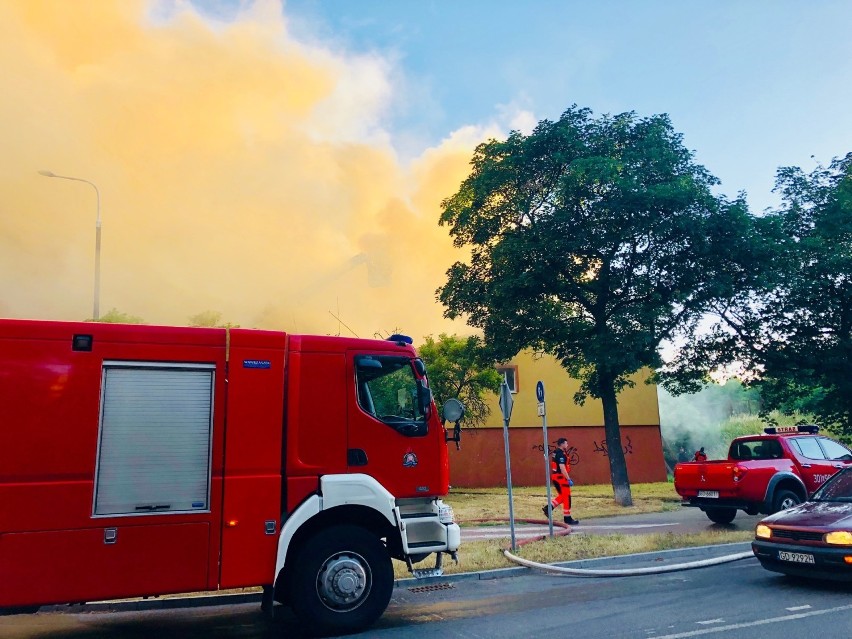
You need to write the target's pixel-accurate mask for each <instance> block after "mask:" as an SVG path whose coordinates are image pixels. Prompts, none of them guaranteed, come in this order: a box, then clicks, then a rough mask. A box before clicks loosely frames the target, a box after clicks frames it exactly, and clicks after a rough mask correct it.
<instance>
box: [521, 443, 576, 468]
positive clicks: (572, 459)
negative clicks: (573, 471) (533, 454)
mask: <svg viewBox="0 0 852 639" xmlns="http://www.w3.org/2000/svg"><path fill="white" fill-rule="evenodd" d="M532 450H536V451H538V452H539V453H541V454H544V444H533V446H532ZM554 450H556V442H553V443H552V444H548V446H547V455H548V457H549V456H550V455H551V454H552V453H553V451H554ZM566 454H567V455H568V463H569V464H570V465H571V466H576V465H577V464H579V463H580V453H579V451H578V450H577V447H576V446H571V447H570V448H568V452H567V453H566Z"/></svg>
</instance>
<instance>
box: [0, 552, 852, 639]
mask: <svg viewBox="0 0 852 639" xmlns="http://www.w3.org/2000/svg"><path fill="white" fill-rule="evenodd" d="M747 548H748V544H737V545H736V546H735V547H733V548H732V547H730V546H728V547H724V548H719V547H716V548H712V549H706V548H705V549H689V550H680V551H668V552H661V553H649V554H645V555H636V556H631V557H621V558H611V559H605V560H595V561H586V562H583V564H584V565H586V566H588V567H597V568H614V567H642V566H647V565H662V564H666V563H682V562H684V561H690V560H695V559H700V558H706V557H707V556H708V555H711V554H715V555H720V554H725V553H731V552H732V551H742V550H744V549H747ZM501 574H502V577H503V578H488V577H490V575H485V574H483V575H480V576H478V577H474V576H467V577H464V578H456V579H447V580H441V581H435V582H432V583H430V584H428V585H420V584H418V583H406V584H401V585H400V586H399V587H397V588H396V589H395V591H394V595H393V599H392V601H391V605H390V607H389V608H388V610H387V612H386V613H385V615H384V616H383V617H382V618H381V619H380V620H379V621H378V623H377V624H376V625H375V626H374V627H373V628H371V629H370V630H368V631H366V632H364V633H362V634H361V635H358V636H360V637H369V638H370V639H373V638H376V639H427V638H433V637H434V638H438V637H440V638H441V639H445V638H446V637H453V638H455V637H463V638H469V639H482V638H487V639H504V638H506V639H514V638H518V639H526V638H527V637H571V636H582V637H584V639H585V638H589V639H613V638H616V637H623V638H626V639H648V638H649V637H650V638H654V639H681V638H686V637H703V636H708V637H719V638H724V639H734V638H741V637H748V638H749V639H763V638H765V639H770V638H771V639H777V637H779V636H786V637H819V638H820V639H841V638H842V639H848V637H850V636H852V597H850V594H852V586H848V585H837V584H828V585H824V584H819V583H808V582H804V581H798V580H791V579H788V578H785V577H782V576H780V575H775V574H773V573H769V572H767V571H765V570H763V569H762V568H761V567H760V565H759V564H758V562H757V561H756V560H755V559H752V558H749V559H745V560H741V561H737V562H733V563H728V564H724V565H720V566H715V567H711V568H702V569H696V570H687V571H683V572H674V573H664V574H657V575H647V576H643V577H619V578H590V577H559V576H549V575H544V574H541V573H535V572H531V571H526V570H520V569H518V570H516V571H514V572H513V573H512V574H513V575H514V576H510V577H507V576H506V573H501ZM303 636H304V635H303V633H302V632H301V630H300V628H299V625H298V622H297V621H296V619H295V617H294V616H293V615H292V613H290V612H289V611H288V610H286V609H281V610H279V611H278V614H277V615H276V618H275V620H273V621H267V620H265V619H264V618H263V617H262V616H261V615H260V613H259V610H258V606H257V604H241V605H233V606H207V607H199V608H184V609H177V610H157V611H148V612H113V613H70V614H69V613H64V614H63V613H46V614H45V613H40V614H38V615H34V616H15V617H3V618H0V637H3V639H35V638H50V639H107V638H109V639H112V638H116V639H118V638H121V639H137V638H138V639H142V638H145V639H147V638H153V639H178V638H180V639H202V638H203V639H211V638H212V639H220V638H221V639H231V638H249V639H253V638H258V639H271V638H272V637H276V638H284V637H286V638H288V639H289V638H293V639H298V638H300V637H303Z"/></svg>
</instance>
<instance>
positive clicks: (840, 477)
mask: <svg viewBox="0 0 852 639" xmlns="http://www.w3.org/2000/svg"><path fill="white" fill-rule="evenodd" d="M812 500H813V501H841V502H852V468H847V469H845V470H841V471H840V472H838V473H836V474H835V475H834V476H833V477H832V478H831V479H829V480H828V481H827V482H825V484H823V486H822V488H820V489H819V490H818V491H817V492H816V493H815V494H814V496H813V498H812Z"/></svg>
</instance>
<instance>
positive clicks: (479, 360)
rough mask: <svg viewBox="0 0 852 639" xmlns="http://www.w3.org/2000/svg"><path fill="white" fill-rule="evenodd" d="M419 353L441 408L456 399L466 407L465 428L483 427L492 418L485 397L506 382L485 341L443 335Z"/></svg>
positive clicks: (422, 348)
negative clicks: (489, 415) (484, 344)
mask: <svg viewBox="0 0 852 639" xmlns="http://www.w3.org/2000/svg"><path fill="white" fill-rule="evenodd" d="M417 352H418V353H419V354H420V357H421V358H422V359H423V361H424V362H425V363H426V370H427V374H428V376H429V387H430V388H431V389H432V393H433V395H434V396H435V402H436V403H437V404H438V406H443V404H444V402H445V401H447V400H448V399H450V398H452V397H455V398H457V399H459V400H461V402H462V404H464V407H465V417H464V421H463V424H464V426H465V427H468V428H473V427H476V426H479V425H482V424H483V423H484V422H485V420H486V419H487V418H488V414H489V408H488V403H487V399H486V396H487V395H488V393H498V392H499V391H500V384H501V383H502V381H503V377H502V376H501V375H500V373H498V372H497V370H496V369H495V368H494V361H493V360H492V359H490V357H489V355H488V353H487V352H486V351H485V349H484V347H483V344H482V340H481V339H480V338H479V337H476V336H471V337H459V336H457V335H446V334H444V333H442V334H441V335H439V336H438V339H437V340H436V339H435V338H433V337H432V336H431V335H430V336H429V337H427V338H426V341H425V343H424V344H423V345H422V346H420V347H419V348H418V349H417Z"/></svg>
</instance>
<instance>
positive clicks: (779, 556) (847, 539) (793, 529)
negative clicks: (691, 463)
mask: <svg viewBox="0 0 852 639" xmlns="http://www.w3.org/2000/svg"><path fill="white" fill-rule="evenodd" d="M751 548H752V551H753V552H754V555H755V557H757V558H758V559H759V560H760V563H761V565H762V566H763V567H764V568H766V569H767V570H772V571H774V572H780V573H784V574H786V575H794V576H800V577H819V578H824V579H833V580H840V581H852V467H847V468H844V469H843V470H840V471H839V472H837V473H836V474H835V475H833V476H832V477H831V479H829V480H828V481H827V482H825V484H823V486H822V487H821V488H820V489H819V490H818V491H817V492H816V493H814V495H813V497H811V499H810V500H808V501H806V502H804V503H802V504H799V505H798V506H794V507H793V508H790V509H789V510H783V511H781V512H778V513H775V514H774V515H770V516H769V517H767V518H766V519H764V520H763V521H761V522H760V523H759V524H758V525H757V527H756V528H755V539H754V541H753V542H752V544H751Z"/></svg>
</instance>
